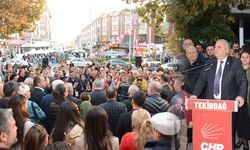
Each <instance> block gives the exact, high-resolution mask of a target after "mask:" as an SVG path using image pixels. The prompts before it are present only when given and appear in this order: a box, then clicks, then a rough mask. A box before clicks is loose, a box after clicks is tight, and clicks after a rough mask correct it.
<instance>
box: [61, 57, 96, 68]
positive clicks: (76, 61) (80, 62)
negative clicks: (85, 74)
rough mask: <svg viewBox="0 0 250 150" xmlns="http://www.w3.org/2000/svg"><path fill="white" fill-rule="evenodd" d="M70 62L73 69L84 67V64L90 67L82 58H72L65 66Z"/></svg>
mask: <svg viewBox="0 0 250 150" xmlns="http://www.w3.org/2000/svg"><path fill="white" fill-rule="evenodd" d="M70 62H72V63H73V64H74V66H75V67H84V66H85V65H86V64H89V65H92V62H91V61H87V60H84V59H83V58H72V59H70V60H67V61H66V63H67V64H70Z"/></svg>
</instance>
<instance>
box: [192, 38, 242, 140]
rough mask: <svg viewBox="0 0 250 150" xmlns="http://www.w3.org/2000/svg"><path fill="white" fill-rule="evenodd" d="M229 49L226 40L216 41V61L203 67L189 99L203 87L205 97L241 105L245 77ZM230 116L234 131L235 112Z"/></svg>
mask: <svg viewBox="0 0 250 150" xmlns="http://www.w3.org/2000/svg"><path fill="white" fill-rule="evenodd" d="M229 49H230V45H229V43H228V42H227V41H226V40H224V39H220V40H218V41H217V42H216V44H215V49H214V54H215V57H216V61H214V62H213V63H211V65H208V66H206V67H204V68H203V70H202V72H201V74H200V77H199V79H198V81H197V83H196V86H195V89H194V91H193V95H192V96H191V97H190V98H191V99H196V98H197V97H198V96H199V95H200V94H201V92H202V89H205V90H206V92H205V95H206V98H207V99H222V100H236V101H237V102H238V104H239V107H241V106H243V104H244V100H245V99H246V95H247V78H246V74H245V72H244V70H243V67H242V65H241V63H240V60H238V59H234V58H232V57H230V56H228V54H229ZM232 117H233V124H232V125H233V131H234V126H235V113H233V116H232ZM233 134H234V132H233ZM233 145H234V136H233Z"/></svg>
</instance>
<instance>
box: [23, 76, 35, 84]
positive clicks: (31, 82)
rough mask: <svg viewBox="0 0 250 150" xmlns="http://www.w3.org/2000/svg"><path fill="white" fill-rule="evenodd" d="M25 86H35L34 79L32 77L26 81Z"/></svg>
mask: <svg viewBox="0 0 250 150" xmlns="http://www.w3.org/2000/svg"><path fill="white" fill-rule="evenodd" d="M24 84H26V85H30V84H31V85H33V79H32V78H31V77H28V78H26V79H25V80H24Z"/></svg>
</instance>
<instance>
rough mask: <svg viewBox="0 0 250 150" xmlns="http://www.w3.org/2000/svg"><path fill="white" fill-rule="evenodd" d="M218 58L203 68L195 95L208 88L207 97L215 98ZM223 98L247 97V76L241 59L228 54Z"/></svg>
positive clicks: (222, 87) (223, 81) (222, 90)
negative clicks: (214, 84) (214, 85)
mask: <svg viewBox="0 0 250 150" xmlns="http://www.w3.org/2000/svg"><path fill="white" fill-rule="evenodd" d="M216 66H217V60H216V61H214V62H213V63H211V65H208V66H206V67H204V68H203V70H202V72H201V74H200V76H199V79H198V81H197V83H196V86H195V89H194V91H193V95H196V96H199V95H200V94H201V92H202V89H204V88H205V89H206V98H207V99H214V94H213V83H214V78H215V73H216ZM221 84H222V85H221V99H223V100H235V98H236V97H237V96H242V97H243V98H244V99H246V95H247V78H246V73H245V72H244V70H243V67H242V65H241V62H240V60H238V59H234V58H232V57H230V56H228V58H227V60H226V64H225V67H224V71H223V75H222V83H221Z"/></svg>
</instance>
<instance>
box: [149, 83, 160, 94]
mask: <svg viewBox="0 0 250 150" xmlns="http://www.w3.org/2000/svg"><path fill="white" fill-rule="evenodd" d="M149 88H151V90H152V91H153V92H157V93H161V90H162V86H161V84H160V82H157V81H153V82H151V83H149Z"/></svg>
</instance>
